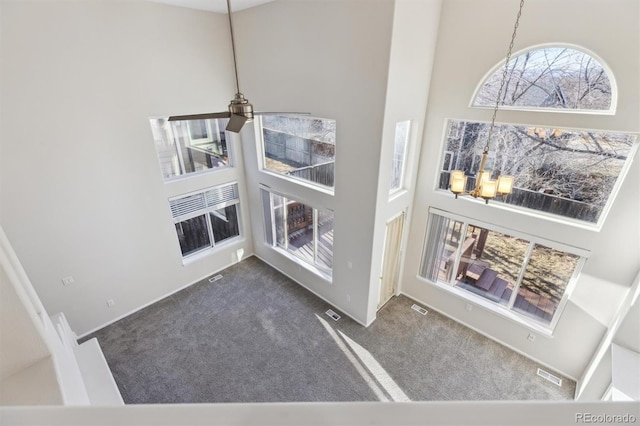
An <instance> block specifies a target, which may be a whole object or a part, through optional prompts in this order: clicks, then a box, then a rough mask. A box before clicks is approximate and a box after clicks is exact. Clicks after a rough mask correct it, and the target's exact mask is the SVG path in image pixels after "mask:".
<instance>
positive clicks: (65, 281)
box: [62, 275, 76, 286]
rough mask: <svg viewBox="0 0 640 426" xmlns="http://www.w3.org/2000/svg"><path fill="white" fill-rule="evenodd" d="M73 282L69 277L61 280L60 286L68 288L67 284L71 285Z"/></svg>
mask: <svg viewBox="0 0 640 426" xmlns="http://www.w3.org/2000/svg"><path fill="white" fill-rule="evenodd" d="M74 282H76V281H75V280H74V279H73V277H72V276H71V275H69V276H68V277H64V278H62V285H64V286H68V285H69V284H73V283H74Z"/></svg>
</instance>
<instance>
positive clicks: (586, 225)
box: [433, 117, 640, 231]
mask: <svg viewBox="0 0 640 426" xmlns="http://www.w3.org/2000/svg"><path fill="white" fill-rule="evenodd" d="M451 120H453V121H465V122H471V123H490V122H489V121H485V120H476V119H472V118H451V117H446V118H445V119H444V125H443V129H442V135H443V136H442V137H441V138H440V140H441V142H440V149H439V154H438V166H437V167H435V171H434V179H433V191H434V192H435V193H437V194H441V195H444V196H447V197H454V194H453V193H451V191H449V190H447V189H441V188H439V187H438V183H439V182H440V174H441V173H442V172H444V171H445V170H441V169H442V164H441V162H442V159H443V158H444V153H446V152H449V151H447V146H446V145H447V128H448V127H449V126H448V123H449V121H451ZM495 124H496V126H501V125H506V126H523V127H550V128H562V129H565V130H571V131H587V132H588V131H592V132H601V133H602V132H611V133H625V134H630V135H636V141H635V143H634V144H633V146H632V147H631V149H630V150H629V156H628V157H627V160H626V161H625V164H624V165H623V166H622V169H621V170H620V174H619V175H618V179H617V180H616V183H615V184H614V185H613V188H611V193H610V194H609V198H608V199H607V203H606V204H605V205H604V207H603V208H602V212H601V213H600V217H599V218H598V221H597V222H587V221H584V220H579V219H572V218H570V217H566V216H560V215H557V214H553V213H547V212H543V211H540V210H535V209H529V208H526V207H521V206H516V205H513V204H508V203H503V202H490V203H489V204H488V205H487V206H488V207H490V208H497V209H502V210H506V211H510V212H512V213H517V214H524V215H527V216H531V217H535V218H539V219H544V220H549V221H552V222H557V223H562V224H565V225H570V226H574V227H577V228H582V229H586V230H591V231H600V229H601V228H602V225H604V222H605V220H606V219H607V216H608V215H609V211H610V210H611V207H612V206H613V202H614V201H615V199H616V198H617V197H618V192H619V191H620V187H621V186H622V183H623V182H624V180H625V179H626V177H627V173H628V172H629V170H630V168H631V164H632V163H633V161H634V160H635V157H636V154H637V152H638V150H639V149H640V134H638V133H636V132H627V131H622V130H604V129H586V128H577V127H571V126H569V127H565V126H557V125H547V124H540V123H538V124H524V123H507V122H496V123H495ZM490 152H491V151H490ZM458 200H459V201H460V200H462V201H463V202H476V203H482V204H485V201H484V200H482V199H475V198H473V197H468V196H464V197H458Z"/></svg>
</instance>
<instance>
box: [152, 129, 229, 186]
mask: <svg viewBox="0 0 640 426" xmlns="http://www.w3.org/2000/svg"><path fill="white" fill-rule="evenodd" d="M227 121H228V120H227V119H226V118H225V119H209V120H185V121H171V122H169V121H167V119H166V118H152V119H150V122H151V131H152V133H153V139H154V141H155V144H156V151H157V153H158V160H159V161H160V168H161V169H162V176H163V177H164V179H165V180H168V179H171V178H174V177H176V176H181V175H185V174H189V173H196V172H202V171H206V170H212V169H217V168H221V167H228V166H231V165H233V164H232V161H231V155H230V152H229V149H228V146H227V137H226V132H225V130H224V129H225V127H226V122H227Z"/></svg>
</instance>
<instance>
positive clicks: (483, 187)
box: [449, 0, 524, 204]
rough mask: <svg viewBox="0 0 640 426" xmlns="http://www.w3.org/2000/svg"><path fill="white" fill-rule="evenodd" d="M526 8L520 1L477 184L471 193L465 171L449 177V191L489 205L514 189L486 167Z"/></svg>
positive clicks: (507, 179)
mask: <svg viewBox="0 0 640 426" xmlns="http://www.w3.org/2000/svg"><path fill="white" fill-rule="evenodd" d="M523 6H524V0H521V1H520V9H518V15H517V16H516V23H515V25H514V26H513V34H512V35H511V43H510V44H509V50H508V51H507V59H506V61H505V64H504V71H503V73H502V82H501V83H500V89H499V90H498V95H497V96H496V104H495V106H494V108H493V117H491V126H490V127H489V135H488V136H487V143H486V145H485V147H484V150H483V151H482V160H481V161H480V167H479V169H478V174H477V175H476V184H475V187H474V188H473V189H472V190H471V191H467V190H466V188H467V176H465V174H464V171H463V170H453V171H452V172H451V175H450V176H449V189H450V190H451V192H453V193H454V194H455V195H456V199H457V198H458V195H471V196H472V197H474V198H483V199H484V201H485V203H486V204H488V203H489V200H491V199H492V198H495V197H496V196H500V197H502V196H505V195H507V194H511V190H512V188H513V176H506V175H505V176H502V175H501V176H499V177H498V179H491V170H486V169H485V165H486V162H487V157H488V156H489V143H490V142H491V137H492V136H493V129H494V127H495V122H496V114H497V113H498V108H499V106H500V98H501V97H502V91H503V90H504V86H505V84H506V82H507V65H508V64H509V60H510V59H511V51H512V50H513V43H514V41H515V39H516V33H517V32H518V25H520V16H521V15H522V8H523Z"/></svg>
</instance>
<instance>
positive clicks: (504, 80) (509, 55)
mask: <svg viewBox="0 0 640 426" xmlns="http://www.w3.org/2000/svg"><path fill="white" fill-rule="evenodd" d="M228 1H229V0H227V2H228ZM523 7H524V0H520V9H518V15H517V16H516V23H515V25H514V26H513V34H511V43H509V49H508V50H507V59H506V61H505V62H504V71H503V72H502V82H501V83H500V89H499V90H498V95H497V96H496V105H495V107H494V108H493V117H491V127H489V136H487V145H486V146H485V147H484V153H485V154H488V153H489V142H490V141H491V136H492V135H493V128H494V127H495V123H496V114H497V113H498V107H499V106H500V98H501V97H502V91H503V90H504V85H505V84H506V82H507V71H508V65H509V61H510V60H511V52H512V50H513V43H514V42H515V40H516V33H517V32H518V26H519V25H520V16H521V15H522V8H523Z"/></svg>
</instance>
